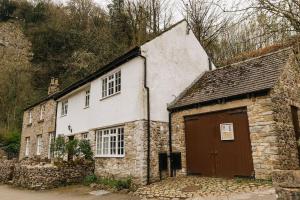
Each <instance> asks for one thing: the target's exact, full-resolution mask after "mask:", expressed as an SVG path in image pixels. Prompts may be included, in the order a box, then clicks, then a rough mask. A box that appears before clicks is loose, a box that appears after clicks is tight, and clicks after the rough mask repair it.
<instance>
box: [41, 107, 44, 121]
mask: <svg viewBox="0 0 300 200" xmlns="http://www.w3.org/2000/svg"><path fill="white" fill-rule="evenodd" d="M44 114H45V105H41V107H40V120H43V119H44Z"/></svg>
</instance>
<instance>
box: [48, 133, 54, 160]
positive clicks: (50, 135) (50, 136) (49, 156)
mask: <svg viewBox="0 0 300 200" xmlns="http://www.w3.org/2000/svg"><path fill="white" fill-rule="evenodd" d="M54 141H55V133H54V132H52V133H49V144H48V158H49V159H51V157H52V156H51V146H52V143H53V142H54Z"/></svg>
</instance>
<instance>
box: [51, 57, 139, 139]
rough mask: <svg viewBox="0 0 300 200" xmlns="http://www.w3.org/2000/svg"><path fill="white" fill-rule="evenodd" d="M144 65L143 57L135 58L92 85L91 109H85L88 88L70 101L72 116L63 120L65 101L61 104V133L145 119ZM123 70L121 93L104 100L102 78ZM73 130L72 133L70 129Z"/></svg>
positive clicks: (59, 108) (73, 132)
mask: <svg viewBox="0 0 300 200" xmlns="http://www.w3.org/2000/svg"><path fill="white" fill-rule="evenodd" d="M143 66H144V64H143V60H142V58H141V57H137V58H134V59H132V60H130V61H128V62H127V63H125V64H123V65H121V66H120V67H118V68H117V69H115V70H113V71H111V72H109V73H108V74H106V75H104V76H102V77H99V78H98V79H96V80H94V81H92V82H91V83H90V94H91V96H90V107H89V108H86V109H85V108H84V102H85V89H86V88H88V87H89V85H87V86H84V87H82V88H81V90H80V91H78V92H75V93H73V94H71V95H70V96H69V97H68V98H67V97H64V99H68V115H67V116H64V117H61V102H59V103H58V113H57V128H56V131H57V134H65V135H72V134H76V133H81V132H86V131H88V130H90V129H95V128H100V127H105V126H111V125H115V124H121V123H124V122H129V121H134V120H139V119H145V117H144V116H145V109H144V104H143V103H144V94H145V91H144V85H143V81H144V80H143V74H144V67H143ZM119 69H121V74H122V75H121V77H122V78H121V86H122V88H121V93H120V94H117V95H115V96H111V97H108V98H106V99H103V100H101V97H102V94H101V92H102V78H103V77H106V76H107V75H109V74H110V73H113V72H116V71H118V70H119ZM64 99H60V101H61V100H64ZM69 125H70V126H71V127H72V133H71V132H70V131H69V130H68V126H69Z"/></svg>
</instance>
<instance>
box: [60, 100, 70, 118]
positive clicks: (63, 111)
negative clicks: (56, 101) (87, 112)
mask: <svg viewBox="0 0 300 200" xmlns="http://www.w3.org/2000/svg"><path fill="white" fill-rule="evenodd" d="M67 114H68V100H66V101H62V102H61V116H66V115H67Z"/></svg>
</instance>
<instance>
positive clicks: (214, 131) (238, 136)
mask: <svg viewBox="0 0 300 200" xmlns="http://www.w3.org/2000/svg"><path fill="white" fill-rule="evenodd" d="M185 132H186V151H187V152H186V156H187V170H188V173H189V174H199V175H204V176H217V177H234V176H251V175H253V171H254V169H253V161H252V151H251V142H250V134H249V125H248V116H247V112H246V109H245V108H242V109H234V110H226V111H221V112H214V113H208V114H201V115H197V116H190V117H186V118H185Z"/></svg>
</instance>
